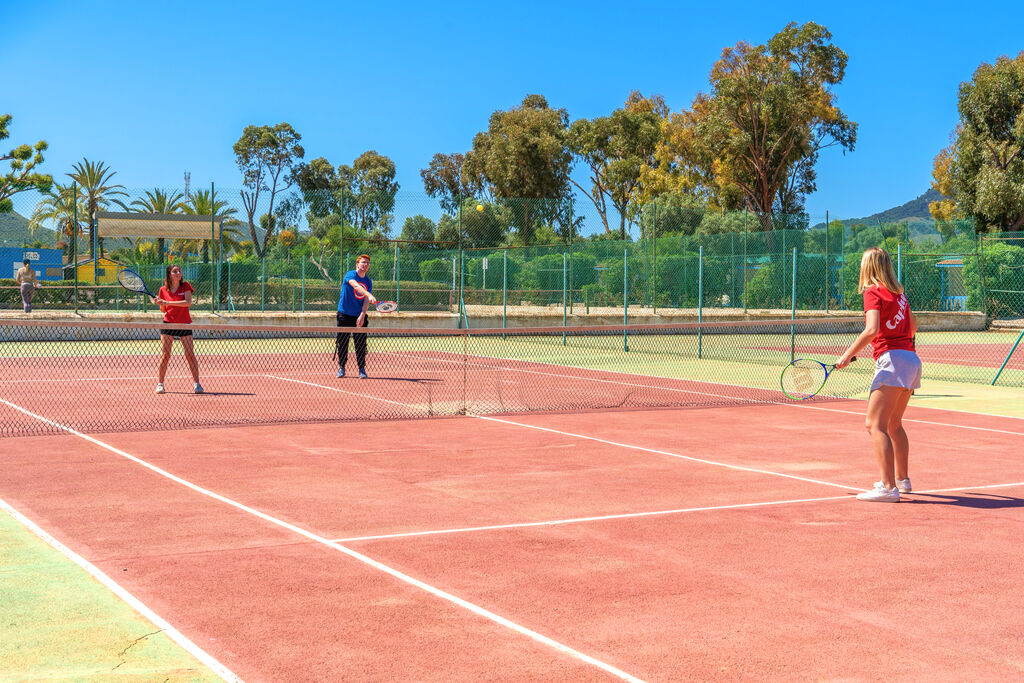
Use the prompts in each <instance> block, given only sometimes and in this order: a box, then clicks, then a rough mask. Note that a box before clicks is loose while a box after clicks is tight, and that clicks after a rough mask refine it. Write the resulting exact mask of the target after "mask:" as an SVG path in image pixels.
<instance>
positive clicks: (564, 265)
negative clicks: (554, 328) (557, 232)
mask: <svg viewBox="0 0 1024 683" xmlns="http://www.w3.org/2000/svg"><path fill="white" fill-rule="evenodd" d="M568 272H569V261H568V256H567V255H566V253H565V252H564V251H563V252H562V346H565V323H566V316H565V313H566V301H565V296H566V276H567V275H568Z"/></svg>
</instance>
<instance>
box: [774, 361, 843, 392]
mask: <svg viewBox="0 0 1024 683" xmlns="http://www.w3.org/2000/svg"><path fill="white" fill-rule="evenodd" d="M855 360H857V358H856V356H854V357H853V358H851V359H850V362H853V361H855ZM835 369H836V366H835V365H825V364H824V363H821V362H819V361H816V360H811V359H809V358H797V359H796V360H795V361H793V362H792V363H790V364H789V365H787V366H786V367H785V369H783V371H782V377H780V378H779V383H780V384H781V385H782V393H784V394H785V395H786V396H788V397H790V398H792V399H795V400H797V401H804V400H806V399H809V398H811V397H812V396H815V395H816V394H817V393H818V392H819V391H821V388H822V387H823V386H825V380H827V379H828V376H829V375H831V374H832V372H833V371H834V370H835Z"/></svg>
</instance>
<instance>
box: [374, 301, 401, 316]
mask: <svg viewBox="0 0 1024 683" xmlns="http://www.w3.org/2000/svg"><path fill="white" fill-rule="evenodd" d="M397 310H398V304H396V303H395V302H394V301H378V302H377V312H378V313H394V312H395V311H397Z"/></svg>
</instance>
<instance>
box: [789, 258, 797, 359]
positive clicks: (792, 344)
mask: <svg viewBox="0 0 1024 683" xmlns="http://www.w3.org/2000/svg"><path fill="white" fill-rule="evenodd" d="M789 296H790V305H791V306H792V308H791V309H790V315H789V319H790V320H791V321H794V322H791V323H790V325H789V362H790V363H792V362H793V360H794V359H795V358H796V322H795V321H796V247H793V284H792V290H791V291H790V295H789Z"/></svg>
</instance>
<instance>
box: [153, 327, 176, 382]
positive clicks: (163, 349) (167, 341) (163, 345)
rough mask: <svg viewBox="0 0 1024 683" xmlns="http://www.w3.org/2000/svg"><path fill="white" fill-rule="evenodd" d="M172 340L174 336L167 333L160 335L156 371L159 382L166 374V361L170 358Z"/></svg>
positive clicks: (162, 380)
mask: <svg viewBox="0 0 1024 683" xmlns="http://www.w3.org/2000/svg"><path fill="white" fill-rule="evenodd" d="M173 341H174V337H172V336H171V335H169V334H161V335H160V354H161V355H160V370H159V372H158V373H157V375H158V377H159V379H157V381H158V382H160V384H163V383H164V377H165V376H166V375H167V363H168V362H169V361H170V360H171V344H172V343H173Z"/></svg>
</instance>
